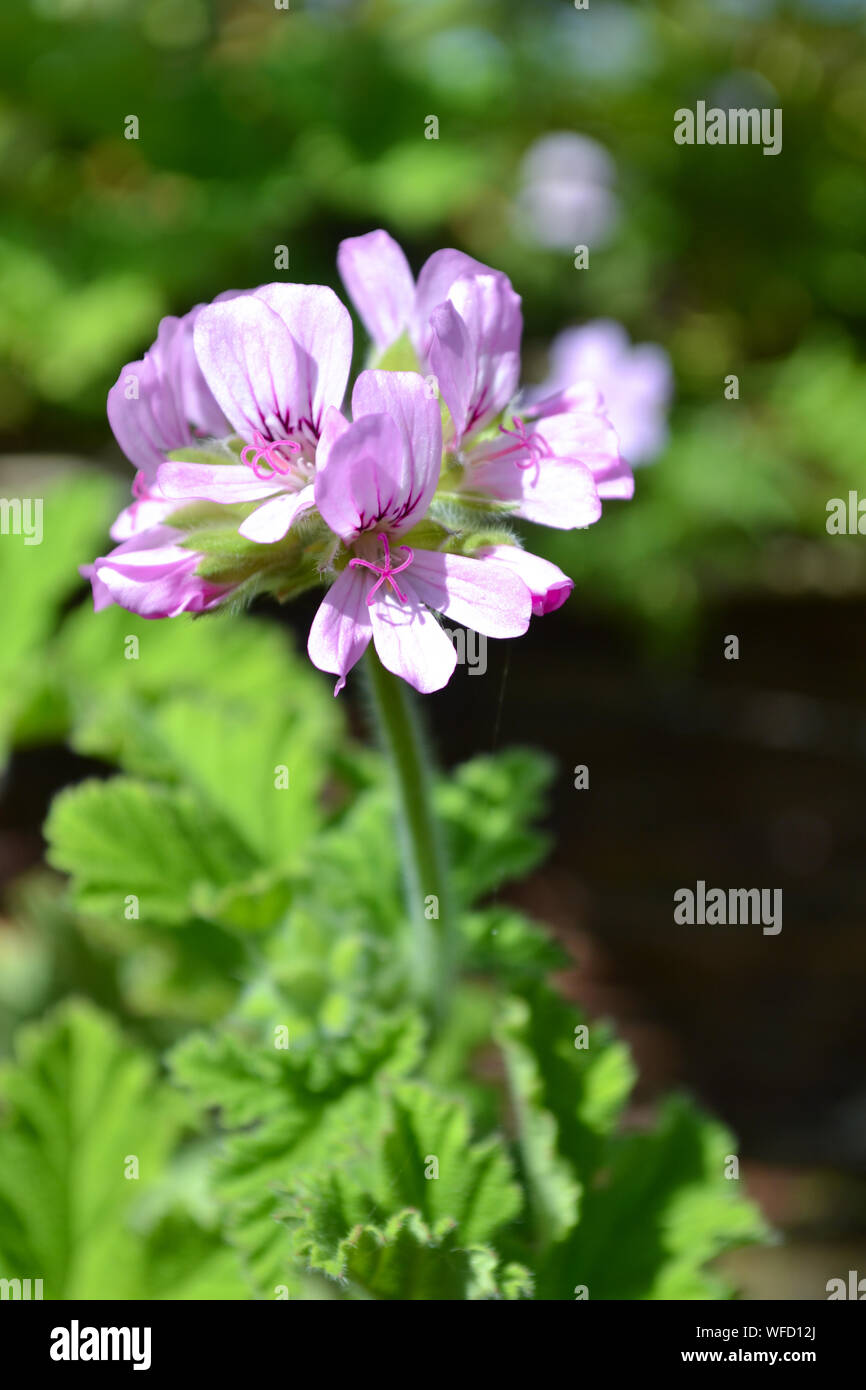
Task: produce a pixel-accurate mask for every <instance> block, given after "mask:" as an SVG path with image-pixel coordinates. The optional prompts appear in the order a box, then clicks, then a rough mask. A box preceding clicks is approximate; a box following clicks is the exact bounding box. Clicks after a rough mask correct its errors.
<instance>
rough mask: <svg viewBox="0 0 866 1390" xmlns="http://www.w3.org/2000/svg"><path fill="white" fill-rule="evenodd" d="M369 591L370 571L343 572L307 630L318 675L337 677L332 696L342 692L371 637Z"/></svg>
mask: <svg viewBox="0 0 866 1390" xmlns="http://www.w3.org/2000/svg"><path fill="white" fill-rule="evenodd" d="M369 591H370V571H369V570H365V569H361V568H360V567H357V568H356V569H349V568H346V569H344V570H343V572H342V574H341V575H340V576H339V577H338V579H337V580H336V581H335V582H334V584H332V585H331V588H330V589H329V590H328V592H327V593H326V595H325V597H324V598H323V599H322V602H321V603H320V604H319V608H318V611H317V613H316V616H315V618H314V619H313V625H312V627H311V628H310V636H309V638H308V640H307V652H308V653H309V657H310V660H311V661H312V663H313V665H314V666H318V668H319V670H320V671H333V672H334V674H335V675H337V676H339V678H340V679H339V680H338V681H337V685H336V687H335V689H334V694H335V695H339V693H340V691H341V690H342V689H343V686H344V685H345V684H346V676H347V674H348V672H349V671H350V670H351V669H352V667H353V666H354V665H355V662H356V661H359V660H360V659H361V657H362V656H363V655H364V652H365V651H366V649H367V646H368V644H369V642H370V638H371V637H372V635H373V628H372V624H371V621H370V609H369V608H368V606H367V594H368V593H369Z"/></svg>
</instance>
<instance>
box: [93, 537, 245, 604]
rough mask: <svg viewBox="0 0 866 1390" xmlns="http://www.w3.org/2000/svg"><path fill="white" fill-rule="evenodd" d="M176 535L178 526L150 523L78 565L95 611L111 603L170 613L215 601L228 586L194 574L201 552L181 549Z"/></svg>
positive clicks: (222, 594) (217, 601)
mask: <svg viewBox="0 0 866 1390" xmlns="http://www.w3.org/2000/svg"><path fill="white" fill-rule="evenodd" d="M182 539H183V532H182V531H178V530H177V529H176V528H175V527H173V526H152V527H150V529H148V530H145V531H139V532H138V533H137V534H136V535H134V536H131V537H130V538H129V540H125V541H123V542H122V544H120V545H119V546H117V547H116V549H114V550H112V551H111V552H110V553H109V554H108V555H103V556H101V557H100V558H99V559H98V560H94V561H93V564H92V565H84V566H82V569H81V574H82V577H83V578H84V579H89V580H90V583H91V585H92V588H93V606H94V608H95V609H96V611H97V612H99V611H100V609H103V608H107V607H108V606H109V604H112V603H117V604H119V605H120V606H121V608H127V609H129V611H130V612H131V613H138V614H140V616H141V617H142V618H176V617H177V616H178V614H179V613H204V612H205V611H206V610H207V609H209V608H215V607H216V606H217V604H219V603H221V602H222V600H223V599H224V598H225V597H226V595H227V594H228V592H229V590H228V588H226V586H224V585H223V586H219V585H216V584H209V583H208V582H207V581H206V580H204V579H201V578H200V577H199V576H198V575H196V574H195V569H196V566H197V565H198V564H199V562H200V560H201V558H202V557H201V555H197V554H196V552H195V551H194V550H187V549H185V548H184V547H183V546H182V545H181V544H180V541H181V540H182Z"/></svg>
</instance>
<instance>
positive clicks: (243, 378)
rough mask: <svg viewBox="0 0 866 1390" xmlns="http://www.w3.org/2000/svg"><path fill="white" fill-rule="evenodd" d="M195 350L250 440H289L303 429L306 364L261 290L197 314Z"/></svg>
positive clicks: (210, 381)
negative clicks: (255, 433)
mask: <svg viewBox="0 0 866 1390" xmlns="http://www.w3.org/2000/svg"><path fill="white" fill-rule="evenodd" d="M193 340H194V343H195V353H196V357H197V358H198V362H199V365H200V367H201V369H202V372H203V373H204V377H205V380H206V381H207V384H208V386H209V387H210V390H211V391H212V393H213V395H214V397H215V398H216V400H217V402H218V403H219V405H220V407H221V408H222V410H223V412H224V414H225V415H226V417H227V419H228V420H229V421H230V422H231V424H232V426H233V427H234V429H235V430H236V431H237V433H238V434H239V435H241V436H242V438H244V439H246V440H248V441H250V440H252V437H253V431H254V430H258V431H259V433H261V434H262V435H264V437H265V438H266V439H286V438H287V437H289V436H290V435H291V433H292V431H293V430H295V429H297V428H299V424H300V421H299V415H300V407H301V405H302V403H303V401H304V399H305V396H304V391H305V387H306V384H307V381H306V377H307V369H306V366H305V365H302V364H299V361H298V350H297V347H296V345H295V340H294V338H293V337H292V335H291V333H290V332H289V330H288V328H287V327H286V325H285V324H284V323H283V320H282V319H281V318H280V316H279V314H277V313H275V312H274V310H273V309H269V308H268V306H267V304H266V303H265V302H264V300H262V299H260V298H259V297H258V296H257V295H252V294H243V295H238V296H237V297H236V298H235V299H229V300H223V301H221V302H220V303H218V304H209V305H208V306H207V307H206V308H204V309H202V310H201V312H200V314H199V315H198V318H197V319H196V324H195V329H194V339H193Z"/></svg>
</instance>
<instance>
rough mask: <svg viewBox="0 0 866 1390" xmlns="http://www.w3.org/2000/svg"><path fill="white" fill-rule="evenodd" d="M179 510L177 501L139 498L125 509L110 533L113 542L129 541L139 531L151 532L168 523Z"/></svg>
mask: <svg viewBox="0 0 866 1390" xmlns="http://www.w3.org/2000/svg"><path fill="white" fill-rule="evenodd" d="M177 509H178V507H177V502H176V501H175V500H169V501H166V500H165V499H164V498H160V497H139V498H136V500H135V501H134V502H133V503H131V504H130V506H128V507H124V509H123V511H122V512H121V513H120V515H119V516H118V518H117V520H116V521H115V523H114V525H113V526H112V527H111V530H110V531H109V535H110V536H111V539H112V540H113V541H128V540H130V539H131V537H132V536H137V535H138V533H139V531H149V530H150V529H151V528H152V527H154V526H159V525H161V524H162V523H163V522H164V521H167V520H168V518H169V517H170V516H171V514H172V513H173V512H176V511H177Z"/></svg>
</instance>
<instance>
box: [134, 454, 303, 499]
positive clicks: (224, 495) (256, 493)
mask: <svg viewBox="0 0 866 1390" xmlns="http://www.w3.org/2000/svg"><path fill="white" fill-rule="evenodd" d="M157 486H158V487H159V490H160V492H161V493H162V495H163V497H171V498H174V499H176V503H177V501H184V502H222V503H224V504H226V505H228V504H230V503H232V502H257V501H258V500H259V498H262V499H264V498H265V497H272V496H273V494H274V493H275V492H276V491H277V489H278V488H279V487H280V481H279V479H277V480H276V481H275V482H274V481H270V480H265V479H262V478H257V477H256V475H255V473H254V472H253V471H252V469H251V468H247V467H246V466H245V464H242V463H238V464H234V463H226V464H220V463H217V464H209V463H174V462H172V461H171V460H169V461H168V462H167V463H164V464H163V465H162V467H161V468H160V470H159V472H158V474H157ZM176 503H175V504H176Z"/></svg>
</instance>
